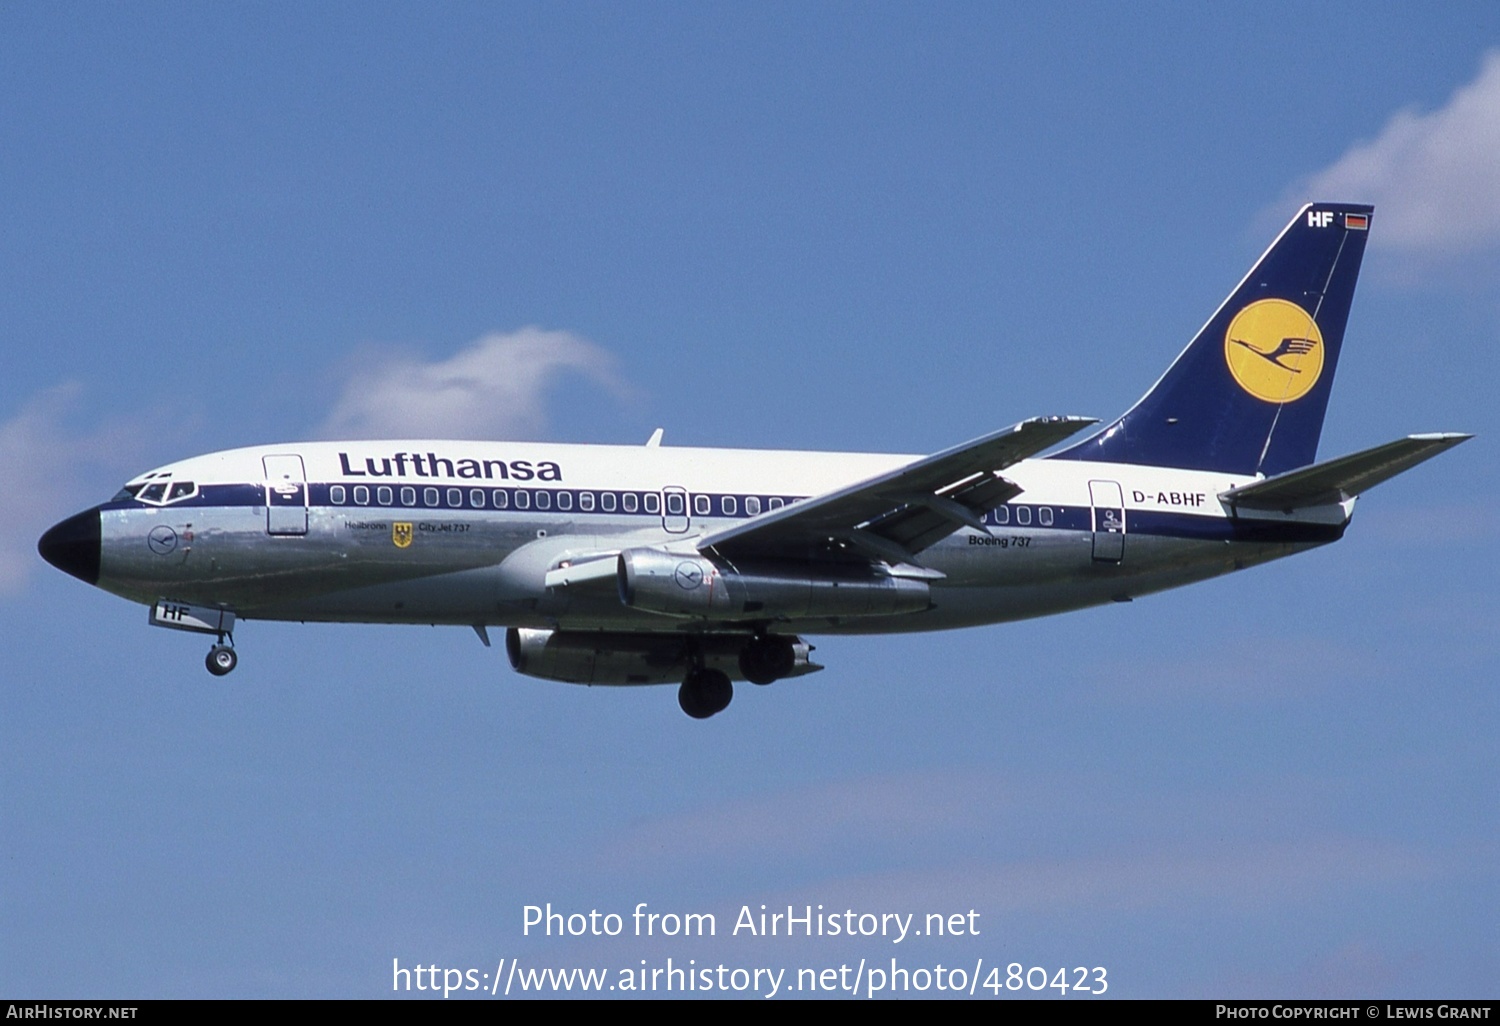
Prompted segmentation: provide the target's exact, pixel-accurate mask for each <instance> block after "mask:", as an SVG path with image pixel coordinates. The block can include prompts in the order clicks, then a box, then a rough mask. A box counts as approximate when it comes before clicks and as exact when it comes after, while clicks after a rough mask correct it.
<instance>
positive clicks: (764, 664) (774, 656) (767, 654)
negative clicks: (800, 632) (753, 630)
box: [740, 634, 797, 684]
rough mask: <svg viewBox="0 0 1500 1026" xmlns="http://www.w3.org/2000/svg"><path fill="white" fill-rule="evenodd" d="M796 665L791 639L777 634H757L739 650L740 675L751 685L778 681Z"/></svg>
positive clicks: (795, 654) (795, 655)
mask: <svg viewBox="0 0 1500 1026" xmlns="http://www.w3.org/2000/svg"><path fill="white" fill-rule="evenodd" d="M796 665H797V653H796V650H795V649H793V648H792V639H791V638H785V637H782V636H781V635H779V634H757V635H756V636H755V637H753V638H751V639H750V641H749V643H747V644H746V645H745V647H744V648H743V649H741V650H740V673H742V674H744V675H745V679H746V680H748V681H749V682H750V683H751V684H770V683H773V682H774V681H778V680H780V679H781V678H782V677H785V676H786V675H787V674H789V673H791V672H792V669H793V668H794V667H795V666H796Z"/></svg>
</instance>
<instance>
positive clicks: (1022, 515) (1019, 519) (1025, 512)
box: [1016, 506, 1031, 527]
mask: <svg viewBox="0 0 1500 1026" xmlns="http://www.w3.org/2000/svg"><path fill="white" fill-rule="evenodd" d="M1016 523H1018V524H1020V525H1022V526H1023V527H1024V526H1025V525H1027V524H1029V523H1031V507H1030V506H1017V507H1016Z"/></svg>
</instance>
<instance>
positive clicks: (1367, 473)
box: [1219, 433, 1474, 513]
mask: <svg viewBox="0 0 1500 1026" xmlns="http://www.w3.org/2000/svg"><path fill="white" fill-rule="evenodd" d="M1473 437H1474V436H1473V435H1465V434H1454V433H1440V434H1426V435H1408V436H1407V437H1406V438H1398V439H1397V440H1396V441H1394V442H1387V443H1386V444H1385V445H1378V446H1376V447H1375V448H1373V449H1366V450H1364V451H1363V452H1356V453H1351V454H1350V455H1348V456H1340V457H1339V458H1338V459H1333V460H1326V461H1325V462H1323V463H1314V464H1313V465H1312V466H1310V467H1303V468H1301V469H1300V470H1289V471H1287V472H1286V473H1284V474H1277V475H1276V476H1274V477H1268V478H1266V479H1265V480H1264V481H1256V482H1255V483H1254V484H1248V485H1241V486H1240V487H1238V488H1231V489H1229V490H1228V491H1226V492H1220V493H1219V498H1220V500H1222V501H1223V502H1224V503H1225V504H1226V505H1228V506H1229V507H1231V509H1233V508H1237V507H1243V508H1246V509H1264V510H1281V511H1283V512H1286V513H1290V512H1292V511H1293V510H1297V509H1305V508H1307V507H1309V506H1326V505H1329V504H1332V503H1338V502H1343V501H1345V500H1346V499H1352V498H1353V497H1354V496H1356V495H1359V494H1360V493H1361V492H1365V491H1368V490H1369V489H1371V488H1374V487H1375V486H1376V485H1378V484H1381V483H1382V482H1384V481H1389V480H1390V479H1391V478H1393V477H1395V476H1396V475H1397V474H1400V473H1402V472H1404V471H1407V470H1410V469H1411V468H1412V467H1415V466H1416V465H1417V464H1418V463H1422V462H1424V461H1426V460H1430V459H1432V457H1434V456H1436V455H1438V454H1439V453H1443V452H1446V451H1447V450H1449V449H1451V448H1453V447H1454V446H1455V445H1458V444H1459V443H1461V442H1466V441H1468V440H1469V439H1470V438H1473Z"/></svg>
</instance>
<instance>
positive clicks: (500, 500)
mask: <svg viewBox="0 0 1500 1026" xmlns="http://www.w3.org/2000/svg"><path fill="white" fill-rule="evenodd" d="M490 499H491V501H493V502H494V503H495V508H496V509H504V508H505V507H507V506H509V505H510V496H509V495H508V494H506V491H505V489H504V488H496V489H495V490H494V491H493V492H491V493H490Z"/></svg>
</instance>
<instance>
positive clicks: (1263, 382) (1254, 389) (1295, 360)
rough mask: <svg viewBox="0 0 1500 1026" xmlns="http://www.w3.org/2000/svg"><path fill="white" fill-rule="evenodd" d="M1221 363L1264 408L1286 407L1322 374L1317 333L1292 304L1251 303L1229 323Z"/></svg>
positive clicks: (1319, 334)
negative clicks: (1227, 364)
mask: <svg viewBox="0 0 1500 1026" xmlns="http://www.w3.org/2000/svg"><path fill="white" fill-rule="evenodd" d="M1224 359H1225V360H1226V361H1228V363H1229V373H1230V374H1233V375H1234V380H1235V381H1237V382H1239V386H1240V387H1241V388H1243V389H1244V390H1245V391H1246V392H1249V393H1250V394H1251V395H1253V396H1255V398H1257V399H1261V400H1263V401H1265V402H1268V403H1289V402H1292V401H1293V400H1296V399H1301V398H1302V397H1303V396H1304V395H1306V394H1307V393H1308V392H1310V391H1312V387H1313V386H1314V385H1316V384H1317V383H1318V378H1319V377H1321V376H1322V374H1323V333H1322V332H1321V331H1319V330H1318V324H1317V322H1316V321H1314V320H1313V319H1312V314H1310V313H1308V312H1307V311H1306V310H1304V309H1302V308H1301V307H1300V306H1298V305H1297V304H1296V303H1292V302H1289V301H1287V300H1285V299H1261V300H1257V301H1256V302H1254V303H1251V304H1250V305H1249V306H1247V307H1245V308H1244V309H1243V310H1241V311H1240V312H1239V313H1237V314H1235V316H1234V320H1232V321H1230V322H1229V331H1228V332H1226V333H1225V335H1224Z"/></svg>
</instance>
